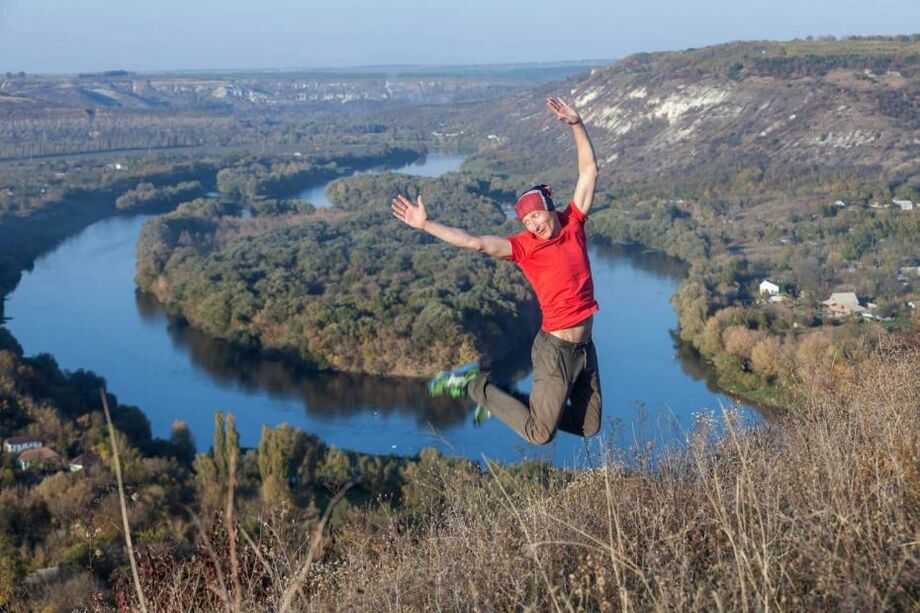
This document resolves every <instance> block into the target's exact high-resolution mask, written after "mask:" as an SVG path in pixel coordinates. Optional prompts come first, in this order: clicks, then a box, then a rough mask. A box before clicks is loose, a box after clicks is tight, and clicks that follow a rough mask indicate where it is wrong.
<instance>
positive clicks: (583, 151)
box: [546, 98, 597, 215]
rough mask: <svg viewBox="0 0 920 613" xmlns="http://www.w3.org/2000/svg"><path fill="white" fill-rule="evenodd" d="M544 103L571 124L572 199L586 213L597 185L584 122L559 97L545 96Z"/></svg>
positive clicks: (561, 119)
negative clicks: (574, 174) (575, 167)
mask: <svg viewBox="0 0 920 613" xmlns="http://www.w3.org/2000/svg"><path fill="white" fill-rule="evenodd" d="M546 105H547V106H548V107H549V109H550V110H551V111H552V112H553V114H554V115H556V119H558V120H559V121H564V122H565V123H567V124H569V125H570V126H572V135H573V136H574V137H575V149H576V150H577V151H578V183H576V184H575V195H574V196H573V197H572V199H573V200H574V201H575V206H576V207H578V210H579V211H581V212H582V213H584V214H585V215H587V214H588V211H589V210H591V204H592V203H593V202H594V188H595V186H596V185H597V159H596V158H595V157H594V147H593V146H592V145H591V139H590V138H588V131H587V130H585V124H584V123H583V122H582V120H581V116H580V115H579V114H578V112H576V111H575V109H573V108H572V107H570V106H569V105H568V104H566V103H565V102H563V101H562V100H561V99H560V98H547V99H546Z"/></svg>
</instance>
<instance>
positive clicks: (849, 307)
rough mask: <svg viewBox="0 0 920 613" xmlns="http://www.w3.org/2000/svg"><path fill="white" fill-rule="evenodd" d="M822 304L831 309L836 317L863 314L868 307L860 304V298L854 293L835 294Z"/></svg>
mask: <svg viewBox="0 0 920 613" xmlns="http://www.w3.org/2000/svg"><path fill="white" fill-rule="evenodd" d="M821 304H823V305H824V306H826V307H827V308H829V309H830V310H831V311H832V312H833V313H834V314H835V315H849V314H851V313H862V312H863V311H865V310H866V307H864V306H862V305H860V304H859V298H857V297H856V294H855V293H853V292H834V293H833V294H831V297H830V298H828V299H827V300H825V301H824V302H822V303H821Z"/></svg>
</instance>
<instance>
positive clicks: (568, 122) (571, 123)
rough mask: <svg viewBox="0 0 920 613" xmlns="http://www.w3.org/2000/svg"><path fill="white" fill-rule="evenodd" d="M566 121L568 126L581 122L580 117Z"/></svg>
mask: <svg viewBox="0 0 920 613" xmlns="http://www.w3.org/2000/svg"><path fill="white" fill-rule="evenodd" d="M566 123H567V124H569V125H570V126H577V125H578V124H580V123H581V117H579V118H578V119H576V120H575V121H567V122H566Z"/></svg>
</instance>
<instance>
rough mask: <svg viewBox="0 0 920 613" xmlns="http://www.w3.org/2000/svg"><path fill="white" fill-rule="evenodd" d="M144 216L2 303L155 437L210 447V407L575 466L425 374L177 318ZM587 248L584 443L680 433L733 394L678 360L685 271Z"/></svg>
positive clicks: (79, 249)
mask: <svg viewBox="0 0 920 613" xmlns="http://www.w3.org/2000/svg"><path fill="white" fill-rule="evenodd" d="M461 161H462V158H460V157H459V156H453V157H445V156H431V157H429V159H428V161H427V162H426V165H423V166H421V167H418V166H415V167H410V168H408V169H404V171H405V172H412V173H413V174H425V173H427V174H435V173H434V170H432V169H433V168H435V167H437V174H440V173H441V172H445V171H449V170H454V169H456V168H457V167H459V164H460V162H461ZM429 164H431V165H430V166H429ZM302 197H303V196H302ZM307 199H308V200H309V199H310V198H307ZM381 206H386V203H382V205H381ZM147 218H148V217H147V216H133V217H114V218H110V219H106V220H103V221H100V222H98V223H96V224H94V225H92V226H90V227H88V228H86V229H85V230H84V231H82V232H81V233H80V234H78V235H76V236H74V237H72V238H70V239H68V240H66V241H65V242H63V243H61V244H60V245H59V246H58V247H56V248H55V249H54V250H53V251H51V252H50V253H48V254H47V255H45V256H43V257H42V258H40V259H39V260H38V261H37V262H36V263H35V266H34V268H33V270H31V271H29V272H26V273H24V274H23V278H22V281H21V282H20V284H19V286H18V287H17V288H16V290H15V291H14V292H13V293H12V294H11V295H10V296H9V300H8V302H7V311H6V312H7V315H8V316H9V317H11V321H10V322H9V324H8V327H9V328H10V330H11V332H12V333H13V334H14V336H15V337H16V338H17V339H18V340H19V342H20V343H21V344H22V346H23V348H24V349H25V351H26V353H27V354H30V355H31V354H35V353H40V352H46V353H50V354H52V355H53V356H54V357H55V358H56V359H57V361H58V363H59V364H60V365H61V367H63V368H65V369H69V370H75V369H78V368H86V369H89V370H93V371H94V372H96V373H97V374H99V375H101V376H103V377H104V378H105V379H106V381H107V384H108V387H109V389H110V391H112V392H113V393H114V394H116V395H117V396H118V399H119V401H120V402H123V403H128V404H134V405H137V406H139V407H141V408H143V410H144V411H145V413H146V414H147V416H148V417H149V419H150V421H151V424H152V428H153V432H154V434H155V435H159V436H166V435H168V433H169V428H170V424H171V423H172V421H173V420H175V419H182V420H185V421H186V422H188V423H189V426H190V427H191V429H192V432H193V434H194V435H195V437H196V438H197V441H198V445H199V448H202V449H204V448H207V447H208V446H209V444H210V439H211V434H212V428H213V414H214V411H215V410H217V409H220V410H223V411H230V412H233V413H234V414H235V415H236V416H237V424H238V427H239V429H240V435H241V439H242V444H243V445H246V446H253V445H255V444H257V442H258V438H259V432H260V428H261V426H262V425H263V424H268V425H272V426H273V425H277V424H279V423H281V422H288V423H290V424H292V425H294V426H296V427H299V428H302V429H304V430H307V431H309V432H312V433H314V434H316V435H318V436H319V437H320V438H322V439H323V440H324V441H326V442H328V443H331V444H335V445H337V446H339V447H342V448H348V449H355V450H358V451H363V452H369V453H398V454H404V455H411V454H414V453H417V452H418V451H419V450H420V449H422V448H424V447H436V448H438V449H440V450H442V451H443V452H445V453H450V454H455V455H463V456H466V457H469V458H472V459H480V458H481V457H482V455H483V454H485V455H486V456H488V457H490V458H496V459H500V460H507V461H514V460H519V459H522V458H524V457H531V458H532V457H539V458H544V459H547V460H550V461H552V462H554V463H556V464H567V465H572V464H575V463H583V458H584V456H585V451H586V446H585V443H584V441H583V440H581V439H578V438H576V437H573V436H570V435H568V434H564V433H560V434H559V436H557V438H556V440H555V441H554V442H553V443H551V444H550V445H548V446H546V447H543V448H534V447H529V446H527V445H525V444H523V443H522V442H521V441H520V440H519V439H518V438H517V437H516V436H515V435H514V434H512V433H511V431H510V430H509V429H508V428H507V427H505V426H504V425H503V424H501V423H499V422H498V421H497V420H494V419H493V420H489V421H488V422H486V424H485V425H484V426H483V427H481V428H478V429H477V428H474V427H473V425H472V421H471V416H470V414H469V410H468V409H469V407H468V406H467V405H466V403H465V402H462V401H455V400H448V399H434V400H433V399H431V398H429V397H428V396H427V393H426V389H425V383H424V382H423V381H419V380H414V379H401V378H387V377H372V376H363V375H349V374H335V373H311V372H304V371H300V370H298V369H296V368H293V367H291V366H290V365H287V364H283V363H279V362H277V361H273V360H265V359H261V358H259V357H258V356H253V355H251V354H248V353H246V352H242V351H239V350H237V349H235V348H233V347H231V346H229V345H227V344H226V343H223V342H220V341H215V340H213V339H210V338H207V337H205V336H204V335H202V334H201V333H199V332H198V331H196V330H194V329H192V328H189V327H187V326H183V325H181V324H180V323H178V322H177V321H176V320H174V319H172V318H170V317H168V316H167V315H166V314H165V313H164V312H163V310H162V309H161V308H160V305H159V304H158V303H157V302H156V301H155V300H153V299H152V298H150V297H149V296H146V295H144V294H142V293H140V292H138V291H136V289H135V285H134V250H135V245H136V243H137V238H138V236H139V234H140V229H141V226H142V225H143V222H144V221H145V220H146V219H147ZM591 259H592V267H593V271H594V276H595V286H596V288H597V298H598V301H599V302H600V304H601V311H599V313H598V314H597V316H596V322H595V332H594V334H595V343H596V345H597V349H598V356H599V361H600V365H601V372H602V387H603V391H604V429H603V431H602V433H603V434H602V437H597V438H596V439H595V441H594V442H593V443H592V445H595V446H596V445H597V443H598V442H599V439H601V438H603V439H605V440H606V441H608V442H613V443H614V444H616V445H619V446H623V445H628V444H633V443H639V444H644V443H645V442H646V441H648V440H651V439H657V440H659V441H662V442H668V441H670V440H679V438H680V437H681V436H682V434H681V433H682V431H683V430H685V429H686V428H689V427H691V425H692V419H693V418H692V413H693V412H698V411H701V410H705V409H718V407H719V406H720V405H721V404H729V401H728V400H727V399H726V398H725V397H723V396H721V395H719V394H716V393H714V392H712V391H711V390H709V389H708V388H707V385H706V383H705V382H704V381H703V380H701V379H700V378H699V371H696V370H694V369H695V368H696V366H695V365H694V364H693V363H692V361H685V360H681V359H679V358H678V353H677V350H676V348H675V345H674V341H673V339H672V336H671V330H672V329H673V328H674V327H675V326H676V319H675V314H674V312H673V310H672V308H671V306H670V304H669V303H668V298H669V297H670V295H671V294H672V293H673V292H674V290H675V288H676V285H677V283H678V281H679V280H680V278H681V277H682V276H683V275H684V274H685V270H684V268H683V267H682V266H681V265H680V264H679V263H677V262H675V261H674V260H673V259H671V258H667V257H665V256H663V255H661V254H657V253H648V252H643V251H641V250H636V249H625V248H615V247H605V246H593V247H592V248H591ZM521 354H522V359H521V360H520V361H519V362H518V363H514V362H513V361H507V362H505V363H504V364H502V365H500V368H499V369H498V373H497V374H498V376H499V377H501V378H502V379H503V380H505V381H507V382H508V383H509V385H513V386H514V387H516V388H517V389H519V390H521V391H527V390H528V389H529V386H530V379H529V376H528V369H529V364H528V362H527V360H529V350H528V349H527V348H525V349H524V350H523V351H522V352H521ZM674 437H677V439H675V438H674Z"/></svg>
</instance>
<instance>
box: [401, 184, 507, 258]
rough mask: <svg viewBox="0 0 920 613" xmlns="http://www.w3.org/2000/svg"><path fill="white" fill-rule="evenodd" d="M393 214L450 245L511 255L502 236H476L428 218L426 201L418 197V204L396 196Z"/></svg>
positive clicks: (493, 253) (487, 252)
mask: <svg viewBox="0 0 920 613" xmlns="http://www.w3.org/2000/svg"><path fill="white" fill-rule="evenodd" d="M390 208H392V209H393V215H394V216H395V217H396V219H398V220H400V221H401V222H403V223H404V224H406V225H407V226H410V227H412V228H416V229H418V230H423V231H425V232H427V233H428V234H430V235H432V236H434V237H435V238H438V239H441V240H442V241H444V242H445V243H448V244H449V245H453V246H454V247H460V248H461V249H470V250H472V251H479V252H481V253H485V254H487V255H491V256H493V257H496V258H507V257H511V243H510V242H509V241H508V239H507V238H503V237H501V236H476V235H474V234H470V233H469V232H467V231H466V230H461V229H460V228H452V227H450V226H445V225H444V224H442V223H438V222H436V221H433V220H431V219H428V212H427V211H426V210H425V201H424V200H422V197H421V196H419V197H418V204H412V202H411V201H410V200H409V199H408V198H406V197H405V196H402V195H400V196H396V197H395V198H393V203H392V204H391V205H390Z"/></svg>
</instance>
